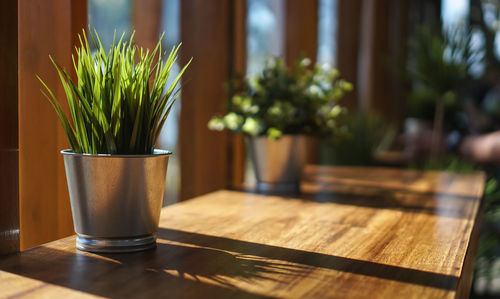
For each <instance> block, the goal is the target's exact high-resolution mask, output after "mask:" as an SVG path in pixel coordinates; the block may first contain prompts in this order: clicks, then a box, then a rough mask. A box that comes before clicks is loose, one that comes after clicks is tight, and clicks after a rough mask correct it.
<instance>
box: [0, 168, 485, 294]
mask: <svg viewBox="0 0 500 299" xmlns="http://www.w3.org/2000/svg"><path fill="white" fill-rule="evenodd" d="M483 187H484V174H483V173H479V172H478V173H471V174H467V175H453V174H447V173H442V172H425V173H423V172H416V171H403V170H392V169H373V168H346V167H344V168H329V167H309V168H308V169H307V171H306V178H305V182H304V184H303V185H302V189H303V194H302V195H301V196H290V197H280V196H273V195H262V194H253V193H244V192H238V191H217V192H214V193H211V194H207V195H204V196H201V197H198V198H195V199H192V200H188V201H184V202H181V203H179V204H176V205H173V206H170V207H166V208H164V209H163V211H162V216H161V223H160V229H159V232H158V248H157V249H156V250H151V251H147V252H142V253H134V254H92V253H84V252H80V251H77V250H76V249H75V245H74V242H75V239H74V237H68V238H65V239H62V240H58V241H55V242H52V243H48V244H46V245H43V246H40V247H37V248H34V249H31V250H28V251H26V252H23V253H19V254H13V255H10V256H8V257H5V258H3V259H0V297H23V296H36V297H44V296H45V297H50V298H56V297H59V296H66V297H75V298H78V297H85V296H103V297H112V298H121V297H141V298H142V297H144V298H147V297H150V298H157V297H169V298H177V297H182V298H197V297H200V298H226V297H231V298H235V297H236V298H259V297H266V298H268V297H282V298H285V297H287V298H299V297H300V298H321V297H333V298H402V297H404V298H454V297H466V296H467V295H468V294H467V292H468V289H469V287H470V272H471V270H472V269H471V268H470V267H469V266H465V267H464V264H467V262H466V260H467V261H470V260H471V259H470V258H469V257H471V256H472V255H473V251H474V248H475V246H476V243H477V240H476V237H475V236H476V235H477V230H475V228H477V225H476V223H477V221H476V217H477V216H478V212H479V207H480V202H481V201H480V199H481V197H482V190H483ZM473 230H474V231H475V233H473ZM473 235H474V237H473ZM472 257H473V256H472ZM468 263H469V264H470V262H468Z"/></svg>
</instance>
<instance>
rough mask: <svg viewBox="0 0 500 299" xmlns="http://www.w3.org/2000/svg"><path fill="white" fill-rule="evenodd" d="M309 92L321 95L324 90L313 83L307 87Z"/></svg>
mask: <svg viewBox="0 0 500 299" xmlns="http://www.w3.org/2000/svg"><path fill="white" fill-rule="evenodd" d="M307 92H308V93H309V94H310V95H312V96H321V95H322V94H323V92H322V91H321V88H319V87H318V86H317V85H311V86H309V88H308V89H307Z"/></svg>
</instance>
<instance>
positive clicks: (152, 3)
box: [132, 0, 162, 50]
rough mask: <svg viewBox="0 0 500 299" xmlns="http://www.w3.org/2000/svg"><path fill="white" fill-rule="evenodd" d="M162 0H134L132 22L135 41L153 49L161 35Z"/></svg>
mask: <svg viewBox="0 0 500 299" xmlns="http://www.w3.org/2000/svg"><path fill="white" fill-rule="evenodd" d="M161 11H162V0H134V1H133V5H132V22H133V24H134V30H135V37H134V38H135V42H136V43H137V44H138V45H140V46H141V47H144V48H146V49H150V50H153V49H154V47H155V46H156V43H157V42H158V38H159V36H160V26H161Z"/></svg>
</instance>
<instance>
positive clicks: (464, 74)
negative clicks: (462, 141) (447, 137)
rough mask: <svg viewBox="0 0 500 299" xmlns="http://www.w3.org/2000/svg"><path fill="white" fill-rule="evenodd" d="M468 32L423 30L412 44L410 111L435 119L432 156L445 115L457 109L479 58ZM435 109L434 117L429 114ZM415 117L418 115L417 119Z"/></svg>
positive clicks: (410, 47) (418, 32) (409, 74)
mask: <svg viewBox="0 0 500 299" xmlns="http://www.w3.org/2000/svg"><path fill="white" fill-rule="evenodd" d="M471 39H472V34H471V31H470V30H468V29H465V28H454V29H447V30H446V29H445V30H443V31H441V30H439V31H436V30H432V29H431V28H430V27H421V28H420V29H419V30H417V32H416V34H415V36H414V38H413V39H411V40H410V44H409V50H410V55H408V61H407V72H408V76H409V79H410V80H411V82H412V92H411V94H410V98H409V105H408V106H409V107H408V108H409V109H408V110H409V111H413V113H415V112H417V115H416V116H420V117H422V118H424V119H425V118H429V117H431V118H433V123H434V136H433V146H432V147H433V153H436V152H437V150H438V147H439V146H438V144H439V141H440V137H441V135H442V130H443V123H444V121H445V119H444V117H445V111H446V110H453V109H456V107H457V105H458V103H459V102H458V98H459V95H460V91H461V89H462V88H463V86H464V82H466V81H467V79H469V75H468V74H469V69H470V67H471V66H472V64H473V63H474V62H477V61H478V59H479V57H480V55H481V54H480V52H479V50H475V49H474V47H473V46H472V42H471ZM429 108H433V109H431V110H433V113H428V112H427V111H429ZM414 116H415V115H414Z"/></svg>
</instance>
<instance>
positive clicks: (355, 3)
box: [337, 0, 362, 111]
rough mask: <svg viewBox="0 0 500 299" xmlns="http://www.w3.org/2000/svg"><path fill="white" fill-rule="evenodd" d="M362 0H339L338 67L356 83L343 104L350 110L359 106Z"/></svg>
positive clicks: (346, 78)
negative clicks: (358, 83) (358, 85)
mask: <svg viewBox="0 0 500 299" xmlns="http://www.w3.org/2000/svg"><path fill="white" fill-rule="evenodd" d="M361 2H362V0H349V1H343V0H340V1H338V10H337V13H338V16H337V17H338V18H337V19H338V30H337V68H338V70H339V71H340V74H341V76H342V78H344V79H345V80H347V81H349V82H351V83H353V84H354V90H353V91H351V92H348V93H347V94H346V95H345V96H344V97H343V98H342V99H341V102H340V103H341V104H342V105H344V106H345V107H347V108H348V109H349V110H350V111H354V110H355V109H356V107H357V106H358V92H357V79H358V57H359V46H360V40H361V39H360V33H361V29H360V27H361Z"/></svg>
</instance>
